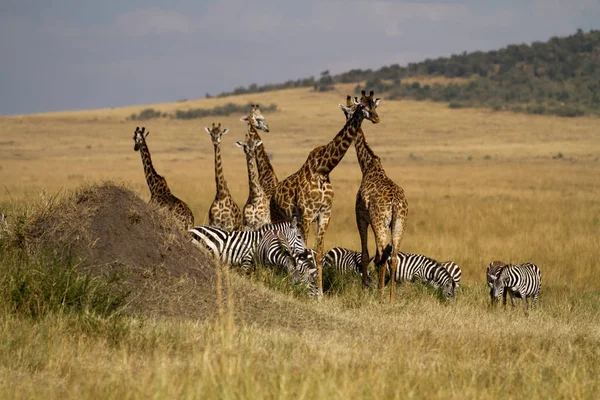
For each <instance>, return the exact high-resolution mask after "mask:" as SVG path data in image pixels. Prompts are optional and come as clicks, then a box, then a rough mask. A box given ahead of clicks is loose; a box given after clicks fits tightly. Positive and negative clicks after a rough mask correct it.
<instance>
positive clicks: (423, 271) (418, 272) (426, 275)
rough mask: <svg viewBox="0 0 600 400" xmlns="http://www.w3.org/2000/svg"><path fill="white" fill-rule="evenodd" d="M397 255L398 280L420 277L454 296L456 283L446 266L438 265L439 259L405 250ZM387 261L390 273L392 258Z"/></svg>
mask: <svg viewBox="0 0 600 400" xmlns="http://www.w3.org/2000/svg"><path fill="white" fill-rule="evenodd" d="M396 257H397V258H398V268H397V269H396V276H395V279H396V282H402V281H410V282H414V281H416V280H417V279H419V280H421V282H423V283H428V284H431V285H433V286H435V287H441V288H442V292H443V293H444V295H445V296H447V297H452V298H454V296H455V295H456V283H455V281H454V279H453V278H452V276H451V275H450V273H449V272H448V271H447V270H446V269H445V268H444V267H441V266H440V265H438V262H437V261H435V260H434V259H431V258H429V257H426V256H424V255H421V254H410V253H403V252H398V254H397V255H396ZM387 263H388V265H387V273H388V275H389V274H390V264H391V259H388V261H387Z"/></svg>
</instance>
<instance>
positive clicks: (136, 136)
mask: <svg viewBox="0 0 600 400" xmlns="http://www.w3.org/2000/svg"><path fill="white" fill-rule="evenodd" d="M149 134H150V131H146V128H145V127H142V129H140V128H139V127H136V128H135V132H134V133H133V141H134V142H135V145H134V146H133V150H134V151H139V152H140V154H141V156H142V164H143V165H144V174H145V175H146V182H147V183H148V187H149V188H150V203H154V204H157V205H159V206H162V207H166V208H168V209H169V210H171V211H172V212H173V213H174V214H175V215H176V216H177V219H178V220H180V221H181V222H182V223H183V225H184V226H185V228H186V229H189V228H191V227H193V226H194V214H193V213H192V210H190V208H189V207H188V205H187V204H185V202H183V201H182V200H180V199H178V198H177V197H176V196H175V195H174V194H173V193H171V189H169V186H168V185H167V181H166V179H165V178H164V177H162V176H160V175H159V174H158V173H157V172H156V170H155V169H154V166H153V165H152V158H151V157H150V150H149V149H148V145H147V144H146V137H147V136H148V135H149Z"/></svg>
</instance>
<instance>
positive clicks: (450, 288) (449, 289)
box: [442, 279, 456, 300]
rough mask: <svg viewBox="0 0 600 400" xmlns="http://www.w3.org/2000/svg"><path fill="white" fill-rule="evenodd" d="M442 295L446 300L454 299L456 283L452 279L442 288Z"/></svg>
mask: <svg viewBox="0 0 600 400" xmlns="http://www.w3.org/2000/svg"><path fill="white" fill-rule="evenodd" d="M442 294H443V295H444V297H446V298H450V299H452V300H454V299H456V282H454V280H453V279H450V281H449V282H447V283H446V284H445V285H444V286H443V287H442Z"/></svg>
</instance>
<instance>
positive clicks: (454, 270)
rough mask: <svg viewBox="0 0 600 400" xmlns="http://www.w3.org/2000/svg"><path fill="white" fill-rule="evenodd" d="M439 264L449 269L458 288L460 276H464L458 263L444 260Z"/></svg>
mask: <svg viewBox="0 0 600 400" xmlns="http://www.w3.org/2000/svg"><path fill="white" fill-rule="evenodd" d="M439 265H440V266H441V267H443V268H444V269H445V270H446V271H448V273H449V274H450V276H451V277H452V279H453V280H454V283H455V284H456V287H457V288H458V286H459V285H460V278H461V277H462V271H461V270H460V267H459V266H458V264H456V263H455V262H452V261H443V262H440V263H439Z"/></svg>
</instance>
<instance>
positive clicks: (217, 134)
mask: <svg viewBox="0 0 600 400" xmlns="http://www.w3.org/2000/svg"><path fill="white" fill-rule="evenodd" d="M204 129H205V130H206V132H207V133H208V134H209V135H210V139H211V140H212V142H213V144H214V145H218V144H221V136H223V135H225V134H226V133H227V132H229V129H227V128H225V129H221V123H220V122H219V125H215V123H214V122H213V124H212V128H204Z"/></svg>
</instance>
